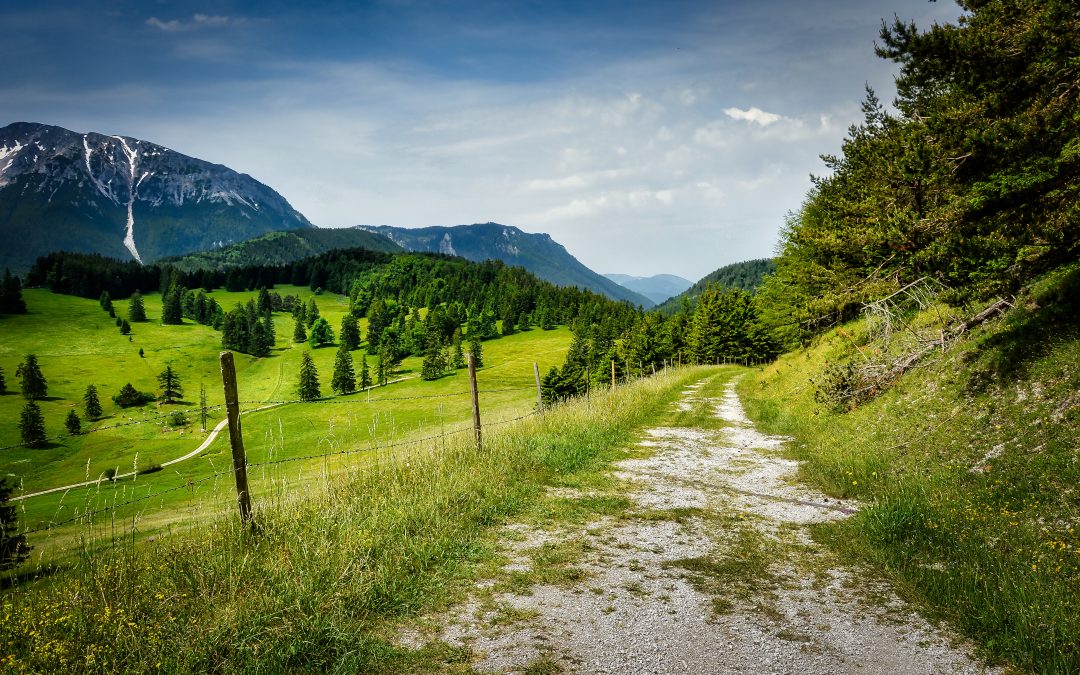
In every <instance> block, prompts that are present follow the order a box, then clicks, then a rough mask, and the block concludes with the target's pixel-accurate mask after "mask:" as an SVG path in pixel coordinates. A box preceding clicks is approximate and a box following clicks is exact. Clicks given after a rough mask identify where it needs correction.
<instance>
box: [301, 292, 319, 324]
mask: <svg viewBox="0 0 1080 675" xmlns="http://www.w3.org/2000/svg"><path fill="white" fill-rule="evenodd" d="M318 318H319V306H318V305H316V304H315V298H312V299H311V301H310V302H309V303H308V305H307V310H306V311H305V312H304V323H306V324H307V327H308V328H311V327H312V326H313V325H315V321H316V320H317V319H318Z"/></svg>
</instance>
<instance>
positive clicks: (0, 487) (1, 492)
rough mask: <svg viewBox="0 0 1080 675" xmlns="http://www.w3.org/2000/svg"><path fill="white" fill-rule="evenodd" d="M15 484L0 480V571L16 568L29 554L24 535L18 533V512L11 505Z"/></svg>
mask: <svg viewBox="0 0 1080 675" xmlns="http://www.w3.org/2000/svg"><path fill="white" fill-rule="evenodd" d="M14 490H15V483H13V482H12V481H9V480H8V479H7V478H0V571H2V570H9V569H11V568H13V567H15V566H17V565H18V564H19V563H21V562H22V561H24V560H26V558H27V557H28V556H29V554H30V545H29V544H27V543H26V535H24V534H20V533H19V518H18V511H16V509H15V505H14V504H12V503H11V493H12V492H13V491H14Z"/></svg>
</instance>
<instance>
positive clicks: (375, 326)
mask: <svg viewBox="0 0 1080 675" xmlns="http://www.w3.org/2000/svg"><path fill="white" fill-rule="evenodd" d="M367 319H368V332H367V343H368V346H367V349H368V354H375V353H376V352H377V351H378V350H379V346H380V345H382V334H383V331H385V330H386V328H387V326H389V325H390V322H391V320H392V318H391V316H390V313H389V312H388V311H387V308H386V303H385V302H383V300H382V298H375V299H374V300H373V301H372V302H371V305H369V306H368V312H367Z"/></svg>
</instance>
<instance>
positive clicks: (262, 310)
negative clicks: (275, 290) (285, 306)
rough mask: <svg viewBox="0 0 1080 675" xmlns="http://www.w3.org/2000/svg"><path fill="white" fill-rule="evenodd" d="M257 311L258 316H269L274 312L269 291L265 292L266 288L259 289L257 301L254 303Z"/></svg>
mask: <svg viewBox="0 0 1080 675" xmlns="http://www.w3.org/2000/svg"><path fill="white" fill-rule="evenodd" d="M255 305H256V307H258V309H259V314H263V315H265V314H270V313H271V312H273V311H274V303H273V301H272V300H271V299H270V291H268V290H266V286H263V287H262V288H260V289H259V299H258V300H257V301H256V303H255Z"/></svg>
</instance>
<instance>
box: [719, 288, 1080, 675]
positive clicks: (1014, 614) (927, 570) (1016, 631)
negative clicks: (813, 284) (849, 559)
mask: <svg viewBox="0 0 1080 675" xmlns="http://www.w3.org/2000/svg"><path fill="white" fill-rule="evenodd" d="M1046 284H1048V287H1047V289H1046V293H1047V294H1048V295H1047V297H1052V296H1053V295H1054V293H1056V291H1055V290H1054V289H1056V288H1058V287H1059V286H1060V279H1057V280H1055V279H1054V278H1051V279H1049V280H1048V281H1047V282H1046ZM1039 293H1040V288H1039V287H1038V286H1036V288H1035V289H1033V291H1032V294H1031V295H1030V296H1028V297H1026V298H1022V299H1021V301H1020V302H1018V305H1020V306H1021V307H1022V309H1021V310H1017V311H1015V312H1014V313H1013V314H1011V315H1010V316H1008V317H1006V318H1005V319H1003V320H1000V321H998V322H996V323H994V324H991V325H988V326H986V327H984V328H983V329H980V330H978V331H976V332H975V333H974V334H972V335H971V336H969V338H968V339H967V340H965V341H964V342H962V343H960V344H958V345H956V346H954V347H952V348H951V349H950V350H949V351H948V352H947V353H946V354H943V355H940V356H938V357H936V358H935V359H933V360H931V362H929V363H927V364H925V365H924V366H923V367H921V368H919V369H916V370H915V371H912V372H910V373H908V374H907V375H906V376H905V377H904V378H903V379H902V380H901V381H900V382H899V383H898V384H897V385H896V386H895V387H894V388H893V389H891V390H890V391H888V392H886V393H884V394H883V395H881V396H880V397H878V398H876V399H874V400H872V401H871V402H869V403H866V404H864V405H862V406H861V407H859V408H857V409H855V410H853V411H849V412H844V413H837V412H834V411H830V410H828V409H826V408H824V407H823V406H821V405H819V404H817V403H815V402H814V400H813V390H814V380H815V378H817V377H819V376H820V374H821V373H823V372H824V371H825V370H826V368H827V367H828V365H829V364H830V363H835V362H837V361H841V360H843V359H845V358H849V357H850V356H851V355H852V349H851V346H850V344H849V343H850V341H851V340H852V339H858V336H859V335H860V326H859V325H858V324H855V325H849V326H847V327H845V329H843V330H841V331H836V332H833V333H831V334H830V335H828V336H825V337H824V338H823V339H822V340H820V341H819V342H818V344H816V345H814V346H813V347H811V348H809V349H806V350H803V351H800V352H796V353H792V354H789V355H787V356H785V357H784V358H782V359H781V360H780V361H779V362H777V363H776V364H774V365H773V366H770V367H769V368H767V369H765V370H764V371H762V373H761V374H760V375H759V376H757V377H753V378H746V379H744V380H743V381H742V382H741V383H740V393H741V394H742V395H743V399H744V403H745V404H746V408H747V411H748V413H749V414H750V416H751V417H752V418H754V419H755V420H756V421H758V422H759V423H760V424H761V425H762V426H763V427H765V428H766V429H767V430H768V431H770V432H773V433H783V434H788V435H791V436H793V437H794V438H795V441H794V442H793V443H792V444H791V448H792V452H793V454H794V455H795V456H796V457H797V458H799V459H802V460H805V463H804V464H803V468H802V473H803V477H804V478H805V479H806V480H808V481H809V482H811V483H814V484H816V485H818V486H820V487H821V488H823V489H824V490H826V491H827V492H829V493H830V494H832V495H835V496H837V497H841V498H849V497H854V498H858V499H859V500H861V501H862V502H863V504H864V506H863V508H862V509H861V510H860V511H859V513H858V514H857V515H856V516H854V517H852V518H851V519H849V520H848V521H847V522H843V523H839V524H833V525H828V526H824V527H822V528H821V529H820V530H819V531H818V535H819V536H820V537H822V538H823V539H825V540H827V541H829V542H831V543H832V544H833V545H835V546H836V547H838V548H840V549H842V550H844V551H845V552H847V553H849V554H853V555H855V556H858V557H862V558H864V559H867V560H870V561H872V562H874V563H875V564H877V565H878V567H879V568H880V569H882V570H883V571H885V572H886V573H887V574H889V575H892V576H893V577H894V578H895V579H897V580H898V581H900V582H901V583H900V587H901V588H903V589H906V590H907V592H908V593H909V595H910V596H911V597H912V598H915V599H917V600H919V601H921V602H922V604H923V606H924V607H925V608H927V610H928V611H929V612H930V613H931V614H934V615H937V616H941V617H945V618H947V619H949V620H950V622H951V623H953V624H954V625H955V626H957V627H958V628H960V629H961V630H962V631H963V632H965V633H966V634H967V635H969V636H970V637H972V638H974V639H975V640H976V641H977V642H978V643H979V644H980V645H981V647H982V649H983V650H984V653H985V654H987V655H988V656H989V657H991V658H994V659H1000V660H1003V661H1007V662H1011V663H1012V664H1014V665H1016V666H1019V667H1020V668H1023V669H1026V670H1031V671H1037V672H1080V533H1078V532H1077V530H1078V529H1080V493H1078V492H1077V488H1076V486H1077V484H1078V483H1080V460H1078V458H1080V454H1078V452H1080V451H1078V442H1077V438H1078V437H1080V405H1078V404H1080V398H1078V395H1077V392H1078V391H1080V369H1078V367H1077V364H1078V363H1080V335H1078V331H1077V330H1076V326H1077V317H1076V314H1075V313H1070V312H1064V313H1063V312H1061V307H1060V306H1059V305H1052V304H1045V305H1040V303H1041V300H1040V297H1041V296H1040V295H1039ZM1057 302H1060V299H1059V300H1058V301H1057ZM1040 306H1045V307H1047V308H1050V310H1051V314H1052V316H1049V317H1048V316H1047V315H1046V314H1040V313H1039V311H1037V310H1034V309H1032V308H1034V307H1040ZM1033 313H1034V316H1032V314H1033ZM1057 315H1060V316H1058V318H1055V316H1057ZM1066 315H1067V316H1066ZM1025 317H1027V318H1025ZM1062 317H1066V318H1064V319H1062ZM1067 317H1071V318H1067ZM1058 319H1061V320H1058ZM1020 324H1023V325H1022V326H1021V325H1020ZM1017 339H1019V340H1022V341H1023V343H1024V344H1025V345H1027V347H1025V348H1023V349H1016V348H1015V347H1016V340H1017ZM1033 346H1037V348H1033ZM865 348H866V347H864V349H865ZM1006 352H1007V353H1008V354H1009V358H1002V355H1003V353H1006ZM1003 365H1004V366H1007V369H1004V370H1003Z"/></svg>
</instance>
